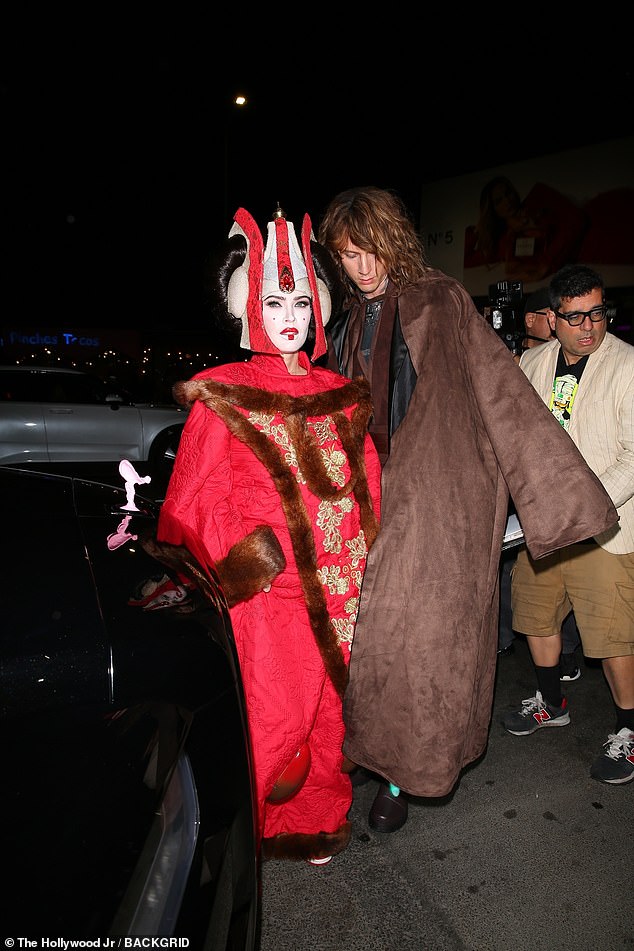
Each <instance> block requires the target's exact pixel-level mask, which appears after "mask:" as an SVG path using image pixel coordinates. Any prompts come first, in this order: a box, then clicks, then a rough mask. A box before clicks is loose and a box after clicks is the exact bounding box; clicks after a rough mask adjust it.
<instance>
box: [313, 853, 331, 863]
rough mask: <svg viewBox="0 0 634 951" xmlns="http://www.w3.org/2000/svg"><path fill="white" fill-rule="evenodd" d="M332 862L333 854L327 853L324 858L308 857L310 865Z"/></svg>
mask: <svg viewBox="0 0 634 951" xmlns="http://www.w3.org/2000/svg"><path fill="white" fill-rule="evenodd" d="M328 862H332V855H326V856H325V857H324V858H323V859H308V863H309V865H328Z"/></svg>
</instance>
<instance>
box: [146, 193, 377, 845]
mask: <svg viewBox="0 0 634 951" xmlns="http://www.w3.org/2000/svg"><path fill="white" fill-rule="evenodd" d="M229 238H230V248H229V251H228V254H227V257H226V258H225V261H224V263H223V265H222V267H221V268H220V271H219V277H218V282H219V286H220V287H221V289H222V293H223V297H224V299H225V301H226V311H227V315H228V316H229V319H230V320H232V321H233V323H234V324H237V325H241V328H242V337H241V341H240V345H241V347H243V348H245V349H247V350H249V351H251V353H252V357H251V359H250V360H249V361H248V362H240V363H232V364H226V365H224V366H220V367H216V368H214V369H208V370H204V371H203V372H202V373H199V374H197V375H196V376H195V377H194V378H193V379H192V380H190V381H189V382H187V383H180V384H177V385H176V387H175V388H174V392H175V395H176V398H177V399H178V400H179V401H180V402H182V403H187V404H189V405H190V406H191V411H190V413H189V416H188V419H187V423H186V425H185V428H184V431H183V435H182V438H181V442H180V447H179V451H178V454H177V457H176V462H175V465H174V470H173V474H172V478H171V480H170V484H169V487H168V490H167V494H166V498H165V502H164V504H163V507H162V511H161V518H160V523H159V533H158V538H159V541H162V542H170V543H172V544H175V545H182V544H187V545H188V546H189V547H194V548H195V547H196V544H197V541H196V540H200V541H201V542H202V544H203V546H204V549H205V550H206V552H207V553H208V555H209V556H210V557H211V558H212V559H213V560H214V562H216V563H220V564H221V565H222V573H221V578H223V584H224V583H225V581H224V579H227V580H226V589H225V593H226V594H227V600H228V603H229V607H230V612H231V621H232V626H233V631H234V635H235V640H236V645H237V650H238V656H239V658H240V666H241V673H242V680H243V684H244V691H245V696H246V703H247V711H248V717H249V729H250V734H251V742H252V750H253V760H254V767H255V784H256V793H257V803H258V821H259V826H260V828H259V835H260V837H261V839H262V855H263V857H264V858H269V857H275V858H293V859H307V860H309V861H313V862H316V863H319V860H328V859H329V858H330V857H331V856H332V855H334V854H336V853H337V852H339V851H341V850H342V849H344V848H345V847H346V845H347V844H348V841H349V838H350V823H349V822H348V819H347V814H348V811H349V808H350V805H351V802H352V787H351V782H350V778H349V776H348V775H347V774H346V773H344V772H342V766H343V754H342V743H343V735H344V727H343V717H342V697H343V692H344V689H345V686H346V682H347V669H348V661H349V658H350V649H351V645H352V638H353V634H354V626H355V621H356V616H357V607H358V600H359V592H360V587H361V581H362V578H363V572H364V569H365V562H366V555H367V552H368V549H369V547H370V545H371V544H372V542H373V541H374V538H375V535H376V532H377V526H378V514H379V500H380V464H379V460H378V456H377V454H376V451H375V449H374V446H373V444H372V441H371V440H370V438H369V436H368V435H367V424H368V420H369V418H370V414H371V404H370V400H369V390H368V388H367V385H366V383H365V382H364V381H361V380H356V381H350V380H348V379H346V378H345V377H342V376H339V375H338V374H335V373H333V372H331V371H330V370H327V369H324V368H321V367H318V366H314V365H313V363H314V361H316V360H317V359H318V358H319V357H320V356H322V355H323V354H324V353H325V350H326V344H325V338H324V324H325V323H326V322H327V320H328V317H329V315H330V305H331V302H330V293H329V290H328V286H327V284H326V280H330V281H333V280H334V279H336V278H334V276H333V274H332V271H331V270H329V268H330V261H329V259H328V257H327V255H326V254H325V252H324V253H323V255H320V252H321V251H322V249H321V247H320V246H319V245H317V244H316V243H315V242H314V241H313V242H312V244H311V238H312V233H311V225H310V220H309V219H308V216H305V218H304V225H303V229H302V250H301V251H300V248H299V243H298V241H297V238H296V236H295V232H294V229H293V226H292V224H291V223H290V222H287V221H286V220H285V218H284V216H283V214H282V213H281V211H278V214H277V215H276V217H275V218H274V220H273V221H272V222H270V223H269V225H268V236H267V244H266V248H264V247H263V241H262V237H261V235H260V232H259V230H258V228H257V226H256V225H255V222H254V221H253V219H252V218H251V216H250V215H249V214H248V213H247V212H246V211H245V210H244V209H239V211H238V212H237V213H236V215H235V224H234V226H233V228H232V230H231V232H230V235H229ZM331 286H332V284H331ZM312 334H314V346H313V344H312V336H311V335H312ZM304 346H306V347H307V348H308V349H310V347H311V346H312V354H311V358H310V359H309V357H308V354H307V353H306V352H305V350H304V349H302V348H303V347H304ZM302 766H303V767H304V768H303V769H302V768H301V767H302ZM295 767H299V769H298V770H297V769H295ZM306 770H307V773H306ZM296 772H299V773H300V775H299V776H292V775H291V777H290V780H289V778H288V774H289V773H291V774H293V773H296Z"/></svg>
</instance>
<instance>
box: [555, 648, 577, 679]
mask: <svg viewBox="0 0 634 951" xmlns="http://www.w3.org/2000/svg"><path fill="white" fill-rule="evenodd" d="M579 677H581V670H580V669H579V665H578V664H577V661H576V660H575V655H574V651H573V652H572V653H571V654H562V655H561V657H560V658H559V679H560V680H566V681H572V680H579Z"/></svg>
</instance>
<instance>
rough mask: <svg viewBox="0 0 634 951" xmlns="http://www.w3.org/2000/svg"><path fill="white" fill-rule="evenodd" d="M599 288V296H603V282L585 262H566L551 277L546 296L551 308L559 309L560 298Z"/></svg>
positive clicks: (570, 297) (588, 292)
mask: <svg viewBox="0 0 634 951" xmlns="http://www.w3.org/2000/svg"><path fill="white" fill-rule="evenodd" d="M597 288H600V290H601V297H602V298H604V297H605V284H604V283H603V278H602V277H601V275H600V274H598V273H597V271H593V269H592V268H591V267H587V266H586V265H585V264H566V265H564V267H562V268H560V270H559V271H557V273H556V274H555V275H554V276H553V277H552V278H551V280H550V284H549V285H548V297H549V300H550V306H551V308H552V309H553V310H559V308H560V306H561V302H562V300H571V299H572V298H573V297H585V296H586V295H587V294H591V293H592V291H594V290H596V289H597Z"/></svg>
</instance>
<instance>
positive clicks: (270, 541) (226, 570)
mask: <svg viewBox="0 0 634 951" xmlns="http://www.w3.org/2000/svg"><path fill="white" fill-rule="evenodd" d="M285 568H286V558H285V556H284V552H283V551H282V546H281V545H280V543H279V541H278V540H277V537H276V535H275V532H274V531H273V529H272V528H271V527H270V526H269V525H258V526H257V528H254V529H253V531H252V532H251V534H250V535H246V536H245V537H244V538H242V539H240V541H239V542H236V543H235V545H233V546H232V547H231V548H230V549H229V552H228V554H227V555H226V556H225V557H224V558H222V559H221V560H220V561H217V562H216V570H217V572H218V577H219V578H220V583H221V585H222V588H223V591H224V593H225V596H226V598H227V603H228V604H229V607H230V608H232V607H234V605H236V604H239V603H241V602H242V601H248V600H249V598H252V597H253V596H254V595H256V594H259V593H260V591H262V589H263V588H264V587H265V586H266V585H268V584H270V583H271V582H272V581H273V580H274V579H275V578H277V576H278V575H279V573H280V571H284V569H285Z"/></svg>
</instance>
